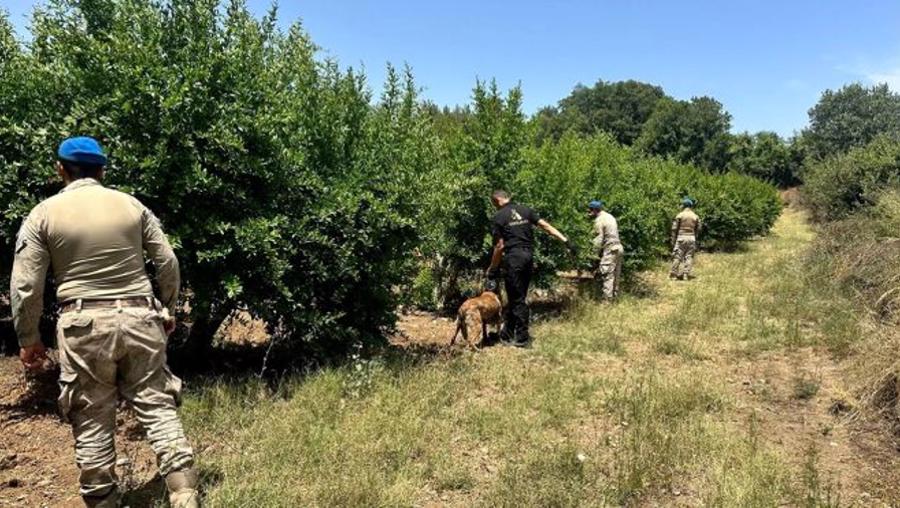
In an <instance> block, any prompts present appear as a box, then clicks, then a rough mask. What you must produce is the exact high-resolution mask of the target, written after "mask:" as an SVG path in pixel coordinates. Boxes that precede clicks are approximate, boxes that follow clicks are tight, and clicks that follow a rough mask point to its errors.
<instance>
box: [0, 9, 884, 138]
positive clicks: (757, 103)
mask: <svg viewBox="0 0 900 508" xmlns="http://www.w3.org/2000/svg"><path fill="white" fill-rule="evenodd" d="M33 4H34V2H32V1H26V0H0V6H2V7H4V8H5V9H6V10H7V11H9V12H10V14H11V15H12V18H13V21H14V23H15V24H16V26H17V27H19V29H20V32H22V33H24V30H25V27H26V26H27V13H28V12H30V10H31V8H32V6H33ZM249 4H250V6H251V8H252V9H253V10H254V11H255V12H257V13H260V14H261V13H263V12H264V11H265V10H266V9H267V8H268V7H269V5H270V4H271V2H269V1H268V0H264V1H261V0H250V1H249ZM279 10H280V18H281V21H282V23H283V24H285V25H287V24H289V23H290V22H292V21H295V20H298V19H300V20H302V21H303V23H304V25H305V26H306V28H307V30H308V31H309V32H310V33H311V34H312V38H313V40H314V41H315V42H316V43H317V44H318V45H319V46H321V47H322V48H323V53H324V54H325V55H327V56H331V57H334V58H336V59H338V60H339V61H340V62H341V63H342V64H343V65H345V66H346V65H352V66H354V67H360V66H364V67H365V69H366V71H367V73H368V75H369V77H370V81H371V83H372V85H373V86H374V87H376V88H377V87H378V86H380V83H381V79H382V78H383V76H384V66H385V64H386V63H387V62H392V63H395V64H397V65H403V64H404V63H407V64H409V65H410V66H411V67H412V68H413V72H414V74H415V76H416V79H417V81H418V83H419V85H420V86H421V87H423V89H424V96H425V97H427V98H429V99H431V100H433V101H435V102H437V103H439V104H448V105H454V104H461V103H465V102H467V101H468V100H469V96H470V91H471V88H472V85H473V84H474V82H475V79H476V78H482V79H490V78H496V79H497V81H498V82H499V83H500V85H501V86H503V87H506V88H508V87H511V86H514V85H516V84H517V83H520V82H521V84H522V88H523V91H524V94H525V109H526V111H527V112H529V113H531V112H533V111H535V110H536V109H537V108H539V107H541V106H544V105H547V104H554V103H556V102H557V101H558V100H559V99H560V98H562V97H564V96H565V95H567V94H568V93H569V92H570V91H571V89H572V87H573V86H574V85H575V84H576V83H579V82H580V83H585V84H592V83H594V82H595V81H596V80H597V79H600V78H602V79H604V80H623V79H637V80H641V81H647V82H650V83H654V84H658V85H661V86H662V87H663V88H665V90H666V91H667V92H668V93H669V94H671V95H674V96H676V97H678V98H690V97H692V96H697V95H711V96H713V97H715V98H717V99H718V100H720V101H721V102H722V103H724V104H725V107H726V109H727V110H728V111H729V112H730V113H731V114H732V116H733V122H732V123H733V130H735V131H743V130H750V131H757V130H775V131H777V132H779V133H781V134H784V135H790V134H791V133H792V132H793V131H795V130H799V129H802V128H803V127H804V126H805V125H806V121H807V114H806V112H807V110H808V109H809V108H810V107H811V106H812V105H813V104H814V103H815V102H816V100H817V99H818V97H819V94H820V93H821V92H822V91H823V90H825V89H827V88H836V87H839V86H841V85H842V84H845V83H849V82H853V81H861V82H863V83H867V84H868V83H873V82H876V81H886V82H888V83H890V84H891V85H892V87H893V88H894V89H895V90H900V2H897V1H893V0H882V1H877V2H876V1H866V0H860V1H856V2H851V1H837V0H819V1H812V0H802V1H790V0H782V1H771V0H757V1H750V0H734V1H728V2H725V1H721V0H719V1H711V0H702V1H699V0H698V1H681V2H676V1H663V0H654V1H650V0H634V1H628V0H618V1H587V0H582V1H575V0H571V1H558V2H537V1H524V0H520V1H493V2H491V1H484V0H483V1H474V0H458V1H454V2H427V1H418V2H416V1H411V0H381V1H374V0H372V1H340V0H330V1H329V0H303V1H293V2H292V1H283V2H281V4H280V9H279Z"/></svg>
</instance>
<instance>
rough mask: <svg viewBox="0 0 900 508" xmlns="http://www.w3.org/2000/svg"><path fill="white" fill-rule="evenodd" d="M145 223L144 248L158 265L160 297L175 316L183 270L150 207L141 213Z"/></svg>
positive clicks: (142, 220) (154, 263)
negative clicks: (181, 270)
mask: <svg viewBox="0 0 900 508" xmlns="http://www.w3.org/2000/svg"><path fill="white" fill-rule="evenodd" d="M141 222H142V223H143V240H144V250H146V251H147V253H148V254H149V255H150V259H151V260H152V261H153V265H154V266H155V267H156V282H157V283H158V284H159V293H160V295H159V297H160V300H162V303H163V305H165V306H166V308H167V309H169V314H170V315H171V316H172V317H174V316H175V306H176V304H177V303H178V291H179V290H180V289H181V272H180V270H179V267H178V258H177V257H175V252H174V251H173V250H172V246H171V245H170V244H169V239H168V238H166V234H165V233H163V230H162V225H161V224H160V223H159V219H157V218H156V216H155V215H153V212H151V211H150V210H149V209H147V208H144V209H143V212H142V215H141Z"/></svg>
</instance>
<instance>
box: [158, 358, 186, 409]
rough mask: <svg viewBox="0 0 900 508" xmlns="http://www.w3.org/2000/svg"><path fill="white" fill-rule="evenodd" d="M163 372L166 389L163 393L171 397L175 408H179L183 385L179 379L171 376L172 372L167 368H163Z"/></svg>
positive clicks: (173, 375)
mask: <svg viewBox="0 0 900 508" xmlns="http://www.w3.org/2000/svg"><path fill="white" fill-rule="evenodd" d="M163 370H165V373H166V387H165V392H166V394H168V395H171V396H172V398H174V399H175V406H177V407H180V406H181V390H182V388H183V386H184V384H183V383H182V382H181V378H179V377H178V376H176V375H175V374H172V371H171V370H169V366H168V365H166V366H163Z"/></svg>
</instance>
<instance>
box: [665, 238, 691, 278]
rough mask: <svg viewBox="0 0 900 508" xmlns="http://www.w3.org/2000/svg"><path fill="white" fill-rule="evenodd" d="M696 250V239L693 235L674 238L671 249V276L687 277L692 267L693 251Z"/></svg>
mask: <svg viewBox="0 0 900 508" xmlns="http://www.w3.org/2000/svg"><path fill="white" fill-rule="evenodd" d="M696 251H697V240H696V239H695V238H694V237H693V236H679V237H678V238H677V239H676V240H675V249H674V250H673V251H672V269H671V270H670V271H669V275H671V276H672V277H678V278H680V277H687V276H689V275H690V274H691V270H693V268H694V253H695V252H696Z"/></svg>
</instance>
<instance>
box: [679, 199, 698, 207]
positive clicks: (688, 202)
mask: <svg viewBox="0 0 900 508" xmlns="http://www.w3.org/2000/svg"><path fill="white" fill-rule="evenodd" d="M695 203H696V201H694V200H693V199H691V198H689V197H684V198H682V199H681V204H682V206H694V204H695Z"/></svg>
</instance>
